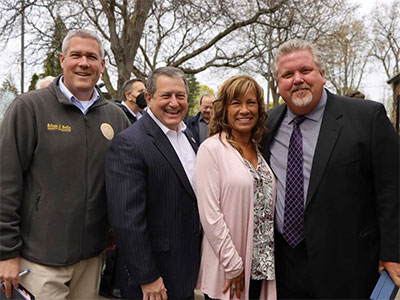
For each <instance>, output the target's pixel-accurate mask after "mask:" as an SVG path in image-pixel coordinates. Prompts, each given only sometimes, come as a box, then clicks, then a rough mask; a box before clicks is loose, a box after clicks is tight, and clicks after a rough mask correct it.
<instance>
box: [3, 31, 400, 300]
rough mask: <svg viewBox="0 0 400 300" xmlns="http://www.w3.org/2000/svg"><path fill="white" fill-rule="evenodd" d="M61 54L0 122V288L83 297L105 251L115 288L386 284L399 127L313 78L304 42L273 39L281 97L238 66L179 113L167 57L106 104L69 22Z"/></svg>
mask: <svg viewBox="0 0 400 300" xmlns="http://www.w3.org/2000/svg"><path fill="white" fill-rule="evenodd" d="M60 64H61V67H62V69H63V74H61V75H60V76H58V77H56V78H54V79H53V81H52V82H51V84H50V85H49V86H47V87H44V88H40V89H37V90H35V91H31V92H28V93H25V94H23V95H20V96H18V97H17V98H16V99H15V100H14V101H13V102H12V103H11V105H10V107H9V108H8V110H7V113H6V114H5V117H4V120H3V121H2V124H1V127H0V160H1V161H0V282H3V283H4V284H3V287H2V289H3V290H4V292H5V294H6V296H7V297H10V296H11V294H12V289H13V287H14V288H17V287H18V285H19V284H21V285H22V286H23V287H24V288H26V289H27V290H29V291H30V292H31V294H33V295H34V296H35V298H36V299H39V300H41V299H45V300H47V299H97V297H98V293H99V287H100V278H101V277H100V275H101V273H102V270H103V268H104V267H103V252H104V250H105V249H106V248H107V247H108V248H107V249H108V250H113V251H114V252H113V259H112V260H107V263H106V268H107V265H108V266H109V267H110V266H111V265H112V266H113V267H112V270H111V271H110V272H111V274H112V277H113V280H112V284H113V285H114V287H116V288H117V289H118V290H119V291H120V294H119V295H118V296H120V297H121V298H122V299H143V300H160V299H163V300H165V299H194V290H195V289H199V290H200V291H201V292H202V293H204V296H205V298H206V299H245V300H246V299H267V300H273V299H367V298H369V296H370V294H371V292H372V290H373V288H374V285H375V284H376V282H377V280H378V277H379V272H381V271H382V269H386V271H387V272H388V273H389V275H390V276H391V278H392V280H393V281H394V282H395V284H396V285H397V286H400V240H399V236H400V223H399V219H400V215H399V210H400V208H399V201H400V200H399V199H400V198H399V180H400V178H399V164H400V162H399V156H400V154H399V136H398V134H397V133H396V132H395V130H394V128H393V126H392V124H391V123H390V121H389V119H388V118H387V116H386V112H385V109H384V107H383V105H382V104H380V103H378V102H374V101H369V100H359V99H350V98H348V97H342V96H339V95H335V94H333V93H331V92H330V91H328V90H327V89H326V88H325V87H324V85H325V83H326V79H325V71H324V65H323V60H322V57H321V54H320V53H319V51H318V49H317V48H316V47H315V46H314V45H313V44H312V43H310V42H308V41H304V40H290V41H287V42H285V43H283V44H282V45H281V46H280V47H279V48H278V49H277V50H276V53H275V56H274V62H273V64H272V66H271V67H272V69H273V72H274V77H275V78H276V83H277V86H278V91H279V94H280V96H281V97H282V99H283V100H284V102H285V103H284V104H282V105H280V106H278V107H275V108H273V109H271V110H270V111H267V112H266V108H265V105H264V92H263V89H262V88H261V87H260V85H259V84H258V83H257V82H256V80H254V79H253V78H252V77H250V76H247V75H236V76H233V77H231V78H229V79H227V80H226V81H225V82H224V83H223V84H222V85H221V86H220V88H219V90H218V93H217V95H216V96H213V95H210V94H206V95H203V96H202V98H201V99H200V112H199V113H198V114H197V115H195V116H194V117H192V118H190V119H187V120H186V121H185V122H184V118H185V116H186V114H187V111H188V100H187V99H188V94H189V89H188V82H187V80H186V78H185V74H184V73H183V72H182V71H181V70H180V69H179V68H175V67H168V66H167V67H161V68H158V69H155V70H154V71H153V72H152V73H151V74H150V75H149V77H148V79H147V81H146V82H144V81H142V80H139V79H132V80H129V81H127V82H125V84H124V86H123V88H122V89H123V100H122V101H114V103H112V102H111V101H107V100H105V99H104V97H103V95H102V93H101V91H100V90H99V89H98V87H97V86H96V83H97V81H98V80H99V78H100V76H101V73H102V72H103V71H104V67H105V59H104V48H103V45H102V43H101V41H100V39H99V38H98V37H97V35H96V34H95V33H94V32H91V31H88V30H85V29H81V30H76V31H71V32H69V33H68V35H67V36H66V37H65V39H64V41H63V44H62V53H61V55H60ZM143 97H144V99H145V100H146V103H147V108H146V110H142V108H143V106H144V105H142V104H141V102H143V101H142V100H140V101H139V99H140V98H141V99H143ZM110 228H111V232H112V235H113V236H114V238H115V245H116V249H114V248H115V246H114V247H111V248H110V246H112V245H106V239H107V232H110V230H109V229H110ZM109 254H111V253H109ZM24 269H29V270H30V273H29V274H28V275H25V276H23V277H19V273H20V272H21V271H23V270H24Z"/></svg>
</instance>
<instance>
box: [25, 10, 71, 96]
mask: <svg viewBox="0 0 400 300" xmlns="http://www.w3.org/2000/svg"><path fill="white" fill-rule="evenodd" d="M67 32H68V30H67V27H66V26H65V24H64V22H63V20H62V19H61V17H60V16H57V18H56V20H55V22H54V32H53V35H52V37H53V38H52V41H51V43H50V45H49V46H48V52H47V55H46V59H45V60H44V62H43V70H44V71H43V73H41V74H39V75H37V74H36V73H35V74H33V76H32V79H31V83H30V85H29V91H32V90H35V89H36V83H37V81H38V80H39V79H41V78H44V77H46V76H54V77H56V76H58V75H60V74H61V73H62V72H63V70H62V68H61V65H60V53H61V51H62V49H61V48H62V42H63V39H64V37H65V36H66V35H67Z"/></svg>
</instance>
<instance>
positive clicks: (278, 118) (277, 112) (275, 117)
mask: <svg viewBox="0 0 400 300" xmlns="http://www.w3.org/2000/svg"><path fill="white" fill-rule="evenodd" d="M286 110H287V106H286V104H284V105H280V106H278V107H277V108H275V109H273V110H272V111H270V112H268V113H267V115H268V116H267V123H266V127H267V128H268V130H269V132H267V133H266V135H265V136H264V138H263V141H262V143H261V146H262V153H263V154H264V158H265V159H266V161H267V162H268V163H269V162H270V158H271V151H270V147H271V143H272V141H273V139H274V136H275V134H276V132H277V131H278V129H279V126H280V125H281V123H282V120H283V118H284V117H285V113H286Z"/></svg>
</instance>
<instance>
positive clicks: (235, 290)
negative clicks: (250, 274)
mask: <svg viewBox="0 0 400 300" xmlns="http://www.w3.org/2000/svg"><path fill="white" fill-rule="evenodd" d="M228 289H229V298H230V299H232V298H233V296H234V295H235V294H236V297H237V298H238V299H240V293H241V292H243V290H244V270H243V271H242V273H240V275H239V276H238V277H235V278H232V279H227V280H226V281H225V286H224V289H223V290H222V292H223V293H226V292H227V291H228Z"/></svg>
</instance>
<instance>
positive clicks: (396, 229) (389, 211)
mask: <svg viewBox="0 0 400 300" xmlns="http://www.w3.org/2000/svg"><path fill="white" fill-rule="evenodd" d="M371 132H372V134H371V136H372V138H371V153H372V168H373V180H374V185H375V186H374V190H375V193H376V205H377V216H378V222H379V230H380V236H381V245H380V259H381V260H383V261H394V262H400V241H399V237H400V224H399V222H400V221H399V220H400V215H399V212H400V208H399V202H400V195H399V190H400V188H399V182H400V178H399V157H400V153H399V148H400V143H399V136H398V135H397V133H396V132H395V130H394V128H393V126H392V124H391V123H390V121H389V119H388V118H387V116H386V112H385V109H384V107H383V105H381V104H379V105H377V108H376V109H375V113H374V116H373V120H372V124H371Z"/></svg>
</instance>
